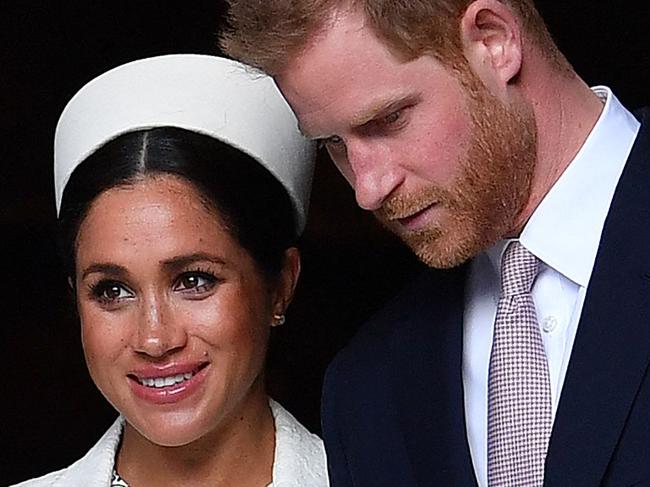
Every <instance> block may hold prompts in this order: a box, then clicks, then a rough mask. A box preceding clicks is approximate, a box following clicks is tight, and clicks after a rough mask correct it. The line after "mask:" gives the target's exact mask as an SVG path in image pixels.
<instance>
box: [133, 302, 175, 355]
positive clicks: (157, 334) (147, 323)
mask: <svg viewBox="0 0 650 487" xmlns="http://www.w3.org/2000/svg"><path fill="white" fill-rule="evenodd" d="M186 343H187V334H186V330H185V327H184V326H183V323H182V322H179V321H178V320H177V318H176V313H174V312H173V310H172V309H170V308H169V306H168V305H167V304H166V303H165V302H164V299H161V298H159V297H152V298H148V299H145V300H143V302H142V307H141V310H140V316H139V323H138V328H137V332H136V336H135V343H134V349H135V350H136V351H137V352H139V353H142V354H144V355H148V356H150V357H153V358H160V357H163V356H164V355H167V354H169V353H171V352H173V351H176V350H179V349H182V348H183V347H184V346H185V345H186Z"/></svg>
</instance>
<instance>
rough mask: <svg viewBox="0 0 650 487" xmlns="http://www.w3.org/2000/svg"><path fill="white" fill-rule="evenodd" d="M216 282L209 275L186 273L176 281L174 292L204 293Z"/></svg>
mask: <svg viewBox="0 0 650 487" xmlns="http://www.w3.org/2000/svg"><path fill="white" fill-rule="evenodd" d="M216 281H217V279H216V277H214V276H212V275H210V274H206V273H187V274H183V275H182V276H181V277H180V278H179V279H178V281H176V284H175V285H174V291H190V292H204V291H208V290H209V289H211V288H212V287H213V286H214V284H215V282H216Z"/></svg>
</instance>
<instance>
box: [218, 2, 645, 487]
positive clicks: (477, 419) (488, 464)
mask: <svg viewBox="0 0 650 487" xmlns="http://www.w3.org/2000/svg"><path fill="white" fill-rule="evenodd" d="M230 3H231V18H230V20H231V30H230V32H229V33H227V34H226V35H225V36H224V38H223V39H222V45H223V47H224V48H225V49H226V51H227V52H229V53H230V54H231V55H232V56H234V57H237V58H239V59H242V60H244V61H245V62H248V63H249V64H252V65H254V66H257V67H259V68H261V69H263V70H265V71H267V72H269V73H270V74H271V75H273V76H274V77H275V79H276V81H277V83H278V85H279V87H280V89H281V90H282V92H283V93H284V95H285V97H286V98H287V100H288V102H289V104H290V105H291V107H292V108H293V109H294V111H295V112H296V114H297V116H298V118H299V121H300V126H301V129H302V131H303V132H304V133H305V134H307V135H308V136H309V137H311V138H314V139H318V140H320V141H322V143H323V144H324V145H325V146H326V147H327V149H328V151H329V153H330V155H331V157H332V159H333V161H334V162H335V163H336V165H337V166H338V168H339V169H340V170H341V172H342V173H343V175H344V176H345V178H346V179H347V180H348V181H349V183H350V184H351V185H352V187H353V189H354V191H355V194H356V199H357V202H358V203H359V205H360V206H361V207H363V208H365V209H368V210H371V211H373V212H374V213H375V215H376V216H377V217H378V218H379V220H380V221H381V222H382V223H383V224H385V225H386V227H388V228H389V229H390V230H391V231H393V232H395V233H396V234H398V235H399V236H400V237H401V238H402V239H403V240H404V241H405V242H406V243H407V244H408V245H409V246H410V247H411V249H412V250H413V251H414V252H415V253H416V254H417V255H418V256H419V258H420V259H421V260H422V261H424V262H425V263H426V264H428V265H429V266H430V267H432V268H437V269H441V270H433V269H432V270H431V271H429V272H427V273H425V275H423V276H422V277H421V278H420V279H419V280H418V281H417V282H415V283H414V284H413V285H412V286H411V287H410V288H409V289H407V290H406V291H405V292H404V293H402V295H400V296H398V297H397V298H396V299H395V300H394V301H393V302H391V303H390V304H389V305H388V306H387V307H386V309H384V310H383V311H382V312H381V313H379V314H378V315H377V316H376V317H375V318H373V320H372V321H371V322H370V323H369V324H368V325H367V326H365V327H364V328H363V329H362V331H361V332H360V333H359V334H358V335H357V337H355V339H354V340H353V341H352V343H350V344H349V345H348V347H346V349H345V350H343V351H342V352H341V353H340V354H339V356H338V357H337V358H336V359H335V361H334V363H333V364H332V365H331V366H330V369H329V370H328V374H327V377H326V383H325V389H324V398H323V432H324V436H325V440H326V448H327V452H328V456H329V464H330V475H331V480H332V485H333V486H334V487H338V486H373V487H377V486H389V485H390V486H416V485H418V486H430V485H445V486H446V485H462V486H465V485H476V484H478V485H481V486H487V485H489V486H491V487H496V486H502V485H503V486H505V485H510V486H522V485H531V486H534V485H542V483H543V484H544V485H557V486H567V485H571V486H574V485H576V486H577V485H585V486H587V485H589V486H591V485H617V486H618V485H632V484H634V485H641V484H643V483H644V482H650V421H648V415H649V414H650V380H648V381H646V379H645V376H646V371H647V367H648V364H649V363H650V327H649V326H648V324H649V323H650V305H649V304H648V303H649V301H650V300H649V299H648V296H649V292H650V273H649V272H648V271H649V268H650V264H649V263H650V231H649V230H648V228H649V224H650V211H649V210H648V208H650V192H648V191H646V190H645V188H646V187H647V184H648V182H650V164H649V163H650V161H648V156H647V154H648V152H649V151H650V147H649V144H650V133H648V128H647V125H644V123H645V122H644V119H645V117H647V116H648V115H647V112H646V113H643V112H642V113H640V114H638V117H639V120H640V121H641V123H639V121H637V119H636V118H635V117H634V116H633V115H631V114H630V113H629V112H628V111H627V110H626V109H625V108H624V107H622V106H621V104H620V103H619V102H618V101H617V99H616V98H615V96H614V95H613V94H612V93H611V91H610V90H609V89H607V88H605V87H597V88H594V89H590V88H589V87H588V86H587V85H586V84H585V83H584V82H583V81H582V80H581V79H580V78H579V77H578V75H577V74H576V73H575V72H574V71H573V69H572V68H571V66H570V65H569V64H568V62H567V61H566V59H565V58H564V57H563V56H562V54H561V53H560V52H559V51H558V49H557V47H556V46H555V44H554V43H553V41H552V40H551V38H550V35H549V34H548V32H547V30H546V28H545V26H544V23H543V21H542V19H541V18H540V16H539V14H538V13H537V11H536V10H535V8H534V5H533V4H532V1H531V0H474V1H472V0H428V1H424V0H423V1H411V2H397V1H389V0H356V1H355V0H347V1H345V0H338V1H337V0H310V1H307V0H302V1H300V0H293V1H290V0H265V1H264V2H261V1H260V2H253V1H250V0H248V1H246V0H241V1H238V0H232V1H231V2H230ZM466 263H467V264H466ZM524 281H525V282H524ZM513 283H517V284H522V286H521V287H518V288H517V290H516V291H514V292H513V291H512V289H513V287H512V286H513Z"/></svg>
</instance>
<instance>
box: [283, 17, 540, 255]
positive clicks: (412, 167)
mask: <svg viewBox="0 0 650 487" xmlns="http://www.w3.org/2000/svg"><path fill="white" fill-rule="evenodd" d="M461 79H462V80H463V82H461ZM276 80H277V82H278V85H279V87H280V89H281V90H282V92H283V93H284V95H285V96H286V97H287V99H288V101H289V103H290V105H291V106H292V108H293V109H294V111H295V112H296V115H297V116H298V118H299V120H300V126H301V130H302V131H303V132H304V133H305V134H306V135H307V136H309V137H311V138H315V139H320V140H322V141H323V142H324V143H325V145H326V147H327V149H328V151H329V153H330V155H331V157H332V159H333V160H334V162H335V163H336V165H337V166H338V168H339V169H340V171H341V172H342V174H343V176H344V177H345V178H346V179H347V180H348V182H349V183H350V184H351V185H352V187H353V189H354V191H355V194H356V199H357V202H358V204H359V205H360V206H361V207H363V208H365V209H368V210H371V211H373V212H374V213H375V215H376V216H377V217H378V218H379V220H380V221H381V222H382V223H383V224H385V225H386V226H387V227H388V228H389V229H390V230H391V231H393V232H395V233H396V234H397V235H399V236H400V237H401V238H402V239H403V240H404V241H405V242H406V243H407V244H408V245H409V246H410V247H411V249H412V250H413V251H414V252H415V253H416V254H417V255H418V257H419V258H420V259H421V260H422V261H424V262H425V263H426V264H428V265H430V266H433V267H452V266H455V265H457V264H460V263H461V262H463V261H465V260H466V259H468V258H470V257H472V256H473V255H475V254H476V253H478V252H480V251H481V250H483V249H485V248H486V247H488V246H489V245H491V244H492V243H494V242H495V241H496V240H498V239H499V238H501V237H503V236H504V235H506V234H507V233H509V232H512V231H514V230H515V226H516V223H515V222H516V218H517V216H518V214H519V213H520V212H521V210H522V209H523V206H524V205H525V203H526V201H527V199H528V196H529V192H530V183H531V178H532V172H533V169H534V164H535V157H536V155H535V154H536V130H535V122H534V118H533V116H532V111H531V110H530V108H529V107H528V106H527V105H526V104H525V103H524V102H523V101H521V100H517V102H516V103H514V102H513V103H510V104H508V105H505V104H504V103H502V102H501V101H499V100H497V99H496V98H495V97H493V96H492V95H490V93H489V92H488V91H487V89H486V88H484V86H483V85H482V84H481V82H480V80H479V79H478V78H476V77H475V76H473V75H472V74H471V73H470V72H469V68H468V69H467V70H466V71H464V72H463V74H458V73H457V72H453V71H451V70H450V69H449V68H447V67H445V66H443V65H442V64H441V63H440V62H438V61H437V60H436V59H434V58H433V57H431V56H421V57H419V58H417V59H415V60H412V61H408V62H404V61H402V60H401V59H399V58H398V57H396V56H395V55H394V54H393V53H392V52H391V51H390V50H389V49H388V48H387V47H386V45H385V44H384V43H383V42H382V41H380V40H379V39H378V38H377V37H376V36H375V35H374V33H373V32H372V31H371V29H370V28H369V27H366V26H365V22H364V18H363V16H362V15H360V14H357V13H354V12H346V13H341V14H339V15H338V16H336V17H335V18H334V20H333V22H332V23H331V24H328V25H327V28H326V30H324V31H323V32H322V33H321V34H319V35H318V36H317V37H316V38H315V40H314V42H313V43H312V44H311V45H310V46H308V47H307V49H306V50H305V51H304V52H303V53H302V54H301V55H300V56H299V57H297V58H295V59H294V60H292V61H291V62H290V63H289V65H288V66H287V67H286V69H284V70H283V71H282V72H281V73H280V74H279V75H278V76H277V77H276Z"/></svg>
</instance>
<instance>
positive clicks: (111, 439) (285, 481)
mask: <svg viewBox="0 0 650 487" xmlns="http://www.w3.org/2000/svg"><path fill="white" fill-rule="evenodd" d="M269 404H270V406H271V411H272V413H273V418H274V420H275V454H274V461H273V483H272V484H270V487H304V486H306V485H308V486H310V487H328V485H329V481H328V478H327V462H326V459H325V448H324V447H323V442H322V440H321V439H320V438H319V437H318V436H316V435H314V434H312V433H310V432H309V431H308V430H307V429H306V428H305V427H304V426H303V425H301V424H300V423H299V422H298V420H296V418H294V417H293V416H292V415H291V413H289V412H288V411H287V410H286V409H284V408H283V407H282V406H280V405H279V404H278V403H277V402H275V401H274V400H273V399H270V400H269ZM123 428H124V418H123V417H122V416H120V417H118V418H117V419H116V420H115V422H114V423H113V425H112V426H111V427H110V428H109V429H108V431H107V432H106V433H105V434H104V436H102V438H101V439H100V440H99V441H98V442H97V443H96V444H95V446H93V447H92V448H91V449H90V451H88V453H87V454H86V455H85V456H84V457H83V458H82V459H80V460H78V461H77V462H75V463H74V464H73V465H71V466H70V467H68V468H66V469H63V470H60V471H58V472H53V473H51V474H49V475H47V476H46V477H44V478H43V479H40V480H45V479H47V480H48V483H47V484H45V483H43V484H40V483H38V481H36V482H37V483H36V485H50V486H53V487H66V486H70V485H84V486H88V487H106V486H107V485H109V483H110V479H111V477H112V473H113V466H114V464H115V455H116V453H117V448H118V446H119V444H120V439H121V437H122V431H123Z"/></svg>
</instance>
